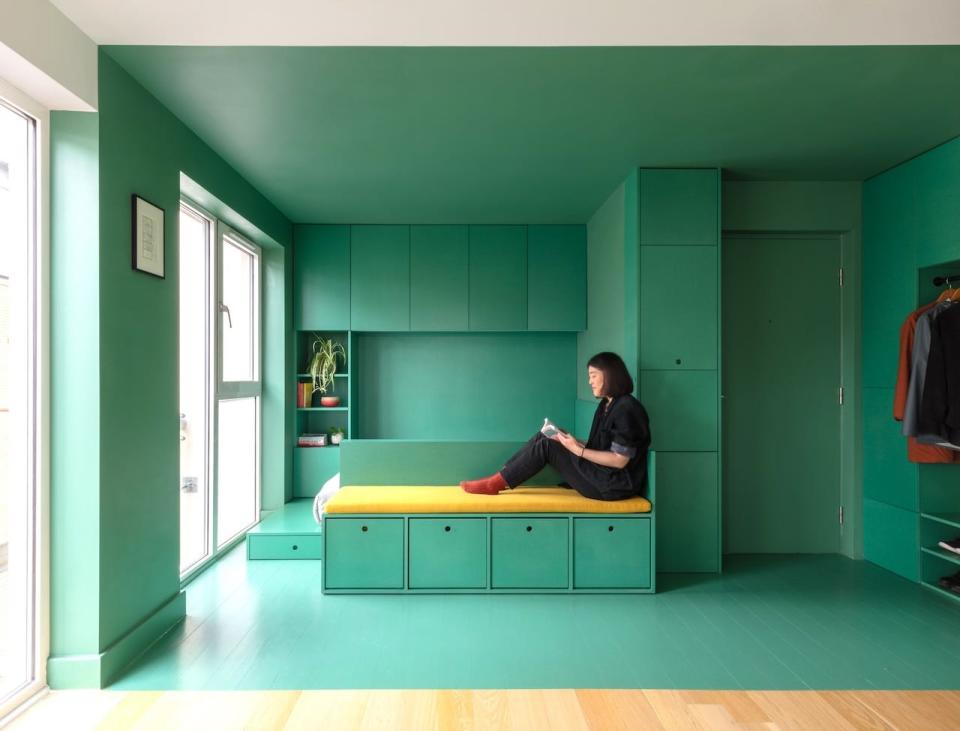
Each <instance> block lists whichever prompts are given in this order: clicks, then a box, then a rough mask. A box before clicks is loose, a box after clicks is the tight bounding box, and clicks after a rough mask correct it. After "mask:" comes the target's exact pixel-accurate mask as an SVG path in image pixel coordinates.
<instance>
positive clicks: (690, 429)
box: [640, 371, 719, 452]
mask: <svg viewBox="0 0 960 731" xmlns="http://www.w3.org/2000/svg"><path fill="white" fill-rule="evenodd" d="M717 389H718V384H717V371H641V372H640V401H641V403H643V405H644V407H645V408H646V410H647V414H648V415H649V416H650V433H651V435H652V437H653V448H654V449H656V450H657V451H658V452H660V451H665V452H713V451H716V450H717V448H718V447H717V445H718V443H719V440H718V434H719V428H718V424H719V420H718V412H719V399H718V391H717Z"/></svg>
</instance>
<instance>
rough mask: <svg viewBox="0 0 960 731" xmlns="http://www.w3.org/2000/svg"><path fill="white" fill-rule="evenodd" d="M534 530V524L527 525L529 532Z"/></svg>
mask: <svg viewBox="0 0 960 731" xmlns="http://www.w3.org/2000/svg"><path fill="white" fill-rule="evenodd" d="M532 530H533V526H532V525H528V526H527V533H529V532H530V531H532Z"/></svg>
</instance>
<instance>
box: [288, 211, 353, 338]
mask: <svg viewBox="0 0 960 731" xmlns="http://www.w3.org/2000/svg"><path fill="white" fill-rule="evenodd" d="M293 323H294V324H293V327H294V329H295V330H349V329H350V227H349V226H297V227H296V228H295V229H294V254H293Z"/></svg>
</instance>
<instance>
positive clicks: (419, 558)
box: [409, 517, 487, 589]
mask: <svg viewBox="0 0 960 731" xmlns="http://www.w3.org/2000/svg"><path fill="white" fill-rule="evenodd" d="M409 540H410V568H409V571H410V588H411V589H484V588H486V586H487V520H486V518H450V517H443V518H410V538H409Z"/></svg>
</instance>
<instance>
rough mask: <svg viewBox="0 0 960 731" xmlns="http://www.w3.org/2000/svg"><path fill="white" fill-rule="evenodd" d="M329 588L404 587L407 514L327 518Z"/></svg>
mask: <svg viewBox="0 0 960 731" xmlns="http://www.w3.org/2000/svg"><path fill="white" fill-rule="evenodd" d="M323 529H324V530H325V531H326V532H327V535H326V541H325V550H324V557H323V573H324V584H325V586H326V587H327V588H328V589H402V588H403V518H329V517H328V518H326V520H325V522H324V524H323Z"/></svg>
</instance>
